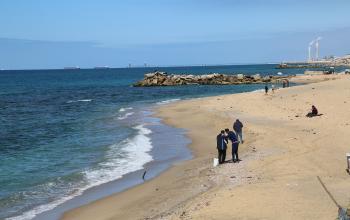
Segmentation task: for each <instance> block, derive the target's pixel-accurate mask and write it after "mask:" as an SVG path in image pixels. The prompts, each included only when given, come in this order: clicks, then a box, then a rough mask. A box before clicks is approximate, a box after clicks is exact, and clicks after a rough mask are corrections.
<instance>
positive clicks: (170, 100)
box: [157, 99, 181, 105]
mask: <svg viewBox="0 0 350 220" xmlns="http://www.w3.org/2000/svg"><path fill="white" fill-rule="evenodd" d="M180 100H181V99H168V100H164V101H160V102H157V105H165V104H169V103H172V102H177V101H180Z"/></svg>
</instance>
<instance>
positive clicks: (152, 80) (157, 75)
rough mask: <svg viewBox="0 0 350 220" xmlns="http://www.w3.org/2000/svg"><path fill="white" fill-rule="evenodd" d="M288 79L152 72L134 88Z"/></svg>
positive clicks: (281, 78) (263, 81) (269, 81)
mask: <svg viewBox="0 0 350 220" xmlns="http://www.w3.org/2000/svg"><path fill="white" fill-rule="evenodd" d="M287 78H289V76H264V77H261V76H260V75H259V74H255V75H243V74H237V75H226V74H218V73H213V74H206V75H175V74H171V75H168V74H167V73H166V72H158V71H157V72H153V73H147V74H145V77H144V79H143V80H141V81H139V82H136V83H135V84H134V85H133V86H135V87H147V86H179V85H237V84H253V83H273V82H278V81H282V80H284V79H287Z"/></svg>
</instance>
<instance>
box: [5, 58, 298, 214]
mask: <svg viewBox="0 0 350 220" xmlns="http://www.w3.org/2000/svg"><path fill="white" fill-rule="evenodd" d="M274 67H275V65H236V66H208V67H168V68H125V69H81V70H26V71H24V70H22V71H0V122H1V123H0V186H1V187H0V219H5V218H12V219H31V218H33V217H34V216H35V215H37V214H39V213H41V212H43V211H46V210H48V209H52V208H54V207H55V206H56V205H58V204H60V203H62V202H64V201H66V200H68V199H70V198H72V197H74V196H76V195H78V194H81V193H82V192H83V191H84V190H86V189H88V188H90V187H93V186H97V185H99V184H102V183H105V182H108V181H112V180H115V179H118V178H122V176H123V175H125V174H127V173H129V172H133V171H135V170H140V169H142V168H143V166H144V165H145V164H146V163H149V162H151V161H154V160H155V159H156V160H162V158H161V157H162V156H161V155H162V153H161V149H160V148H159V151H160V152H158V153H157V156H155V154H154V155H152V149H154V147H155V146H154V143H157V140H152V135H151V134H152V132H153V133H154V132H161V131H152V126H151V125H150V123H148V122H147V120H149V117H150V116H149V114H146V113H145V109H150V108H152V106H154V105H155V104H162V103H167V102H169V100H170V101H171V100H179V99H186V98H194V97H202V96H209V95H217V94H227V93H237V92H245V91H252V90H256V89H261V88H262V85H236V86H195V85H193V86H184V87H152V88H135V87H131V86H130V85H131V84H132V83H134V82H136V81H138V80H140V79H142V78H143V75H144V74H145V73H147V72H151V71H154V70H155V69H158V70H160V71H166V72H169V73H187V74H203V73H214V72H215V73H244V74H256V73H260V74H262V75H266V74H276V73H277V72H279V71H280V70H277V69H275V68H274ZM282 72H283V73H284V74H297V73H302V72H303V70H297V69H290V70H283V71H282ZM175 147H176V146H175ZM157 149H158V148H157ZM181 152H182V153H183V151H181ZM173 156H174V157H179V158H181V157H180V155H176V152H173ZM164 158H167V159H169V158H170V156H169V155H168V156H167V157H164Z"/></svg>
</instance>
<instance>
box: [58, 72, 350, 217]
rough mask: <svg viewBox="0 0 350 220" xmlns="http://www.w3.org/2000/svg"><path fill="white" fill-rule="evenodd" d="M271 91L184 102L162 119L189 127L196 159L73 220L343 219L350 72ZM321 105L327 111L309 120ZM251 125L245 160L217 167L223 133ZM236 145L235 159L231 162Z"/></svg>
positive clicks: (163, 111) (162, 112) (349, 195)
mask: <svg viewBox="0 0 350 220" xmlns="http://www.w3.org/2000/svg"><path fill="white" fill-rule="evenodd" d="M339 78H340V79H337V80H329V81H326V82H320V83H314V84H309V85H303V86H298V87H291V88H286V89H278V90H277V91H275V93H274V94H269V95H264V93H263V92H262V91H261V92H260V91H258V92H251V93H242V94H233V95H224V96H216V97H208V98H202V99H194V100H188V101H181V102H177V103H173V104H169V105H167V106H164V107H161V108H160V109H159V111H158V114H159V116H160V117H162V118H164V121H165V122H166V123H168V124H170V125H173V126H176V127H180V128H185V129H187V130H188V136H189V137H190V138H191V139H192V141H193V142H192V144H191V145H190V148H191V149H192V150H193V153H194V156H195V158H194V159H193V160H190V161H186V162H183V163H179V164H176V165H175V166H173V167H172V168H170V169H169V170H168V171H166V172H164V173H162V174H161V175H160V176H158V177H156V178H155V179H153V180H150V181H147V182H146V183H145V184H142V185H139V186H136V187H133V188H131V189H129V190H127V191H124V192H121V193H118V194H115V195H112V196H110V197H107V198H104V199H101V200H98V201H96V202H93V203H91V204H88V205H86V206H83V207H80V208H78V209H74V210H72V211H69V212H67V213H66V214H65V215H64V217H63V219H74V220H76V219H84V220H89V219H93V220H99V219H247V220H248V219H249V220H250V219H293V220H295V219H325V220H326V219H327V220H329V219H335V218H336V217H337V208H336V206H335V205H334V204H333V203H332V201H331V200H330V199H329V197H328V196H327V194H326V193H325V192H324V190H323V189H322V188H321V185H320V184H319V182H318V180H317V178H316V176H320V177H321V178H322V179H323V181H324V182H325V184H326V185H327V187H328V188H329V190H330V191H331V192H332V193H333V195H334V197H335V198H336V199H337V200H338V202H339V203H340V204H341V205H343V206H347V205H348V204H349V203H350V201H349V199H350V190H349V189H350V176H349V175H348V174H347V173H346V172H345V168H346V160H345V153H346V152H350V143H349V141H348V140H349V138H350V76H340V77H339ZM312 104H314V105H316V106H317V108H318V109H319V111H320V113H323V115H322V116H320V117H314V118H306V117H305V114H306V113H307V111H308V110H309V109H310V106H311V105H312ZM236 118H240V119H241V121H242V122H243V123H244V136H245V142H244V144H241V145H240V148H239V153H240V157H241V159H242V161H241V162H240V163H239V164H234V163H226V164H223V165H221V166H219V167H215V168H213V167H212V159H213V158H214V157H216V155H217V152H216V140H215V137H216V134H217V133H218V131H219V130H221V129H222V128H226V127H229V128H231V126H232V122H233V120H234V119H236ZM230 154H231V150H230V149H228V151H227V159H231V155H230Z"/></svg>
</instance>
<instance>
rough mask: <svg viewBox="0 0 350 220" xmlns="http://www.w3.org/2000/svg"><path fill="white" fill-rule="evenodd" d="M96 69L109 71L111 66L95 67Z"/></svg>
mask: <svg viewBox="0 0 350 220" xmlns="http://www.w3.org/2000/svg"><path fill="white" fill-rule="evenodd" d="M94 69H109V66H95V67H94Z"/></svg>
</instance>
